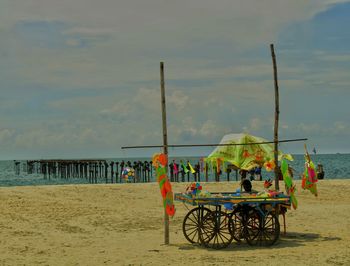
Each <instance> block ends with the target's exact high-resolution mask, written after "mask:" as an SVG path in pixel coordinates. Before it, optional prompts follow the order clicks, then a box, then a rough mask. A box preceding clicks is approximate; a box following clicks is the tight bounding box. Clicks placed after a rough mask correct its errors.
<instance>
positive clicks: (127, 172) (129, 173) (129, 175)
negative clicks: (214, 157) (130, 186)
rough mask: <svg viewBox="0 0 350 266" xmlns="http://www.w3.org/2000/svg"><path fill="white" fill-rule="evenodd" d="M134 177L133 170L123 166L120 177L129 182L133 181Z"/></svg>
mask: <svg viewBox="0 0 350 266" xmlns="http://www.w3.org/2000/svg"><path fill="white" fill-rule="evenodd" d="M134 177H135V170H134V169H133V168H130V167H125V168H124V169H123V171H122V178H123V179H124V181H125V182H126V183H130V182H132V181H133V179H134Z"/></svg>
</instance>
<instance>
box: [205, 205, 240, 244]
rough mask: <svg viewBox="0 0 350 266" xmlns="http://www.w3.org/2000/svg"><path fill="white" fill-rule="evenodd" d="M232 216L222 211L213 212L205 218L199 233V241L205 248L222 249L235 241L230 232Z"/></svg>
mask: <svg viewBox="0 0 350 266" xmlns="http://www.w3.org/2000/svg"><path fill="white" fill-rule="evenodd" d="M229 221H230V215H229V214H226V213H224V212H222V211H212V212H210V213H208V214H207V215H206V216H205V217H204V218H203V222H202V225H201V228H200V231H199V239H200V241H201V244H203V245H204V246H205V247H209V248H214V249H222V248H225V247H227V246H228V245H229V244H230V243H231V242H232V239H233V235H232V234H231V232H230V229H229V227H230V226H229V224H230V222H229Z"/></svg>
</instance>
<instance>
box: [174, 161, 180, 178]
mask: <svg viewBox="0 0 350 266" xmlns="http://www.w3.org/2000/svg"><path fill="white" fill-rule="evenodd" d="M173 165H174V174H175V175H177V173H178V172H179V169H177V164H176V163H175V162H174V164H173Z"/></svg>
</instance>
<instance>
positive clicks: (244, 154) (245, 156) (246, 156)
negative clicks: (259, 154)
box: [242, 150, 250, 158]
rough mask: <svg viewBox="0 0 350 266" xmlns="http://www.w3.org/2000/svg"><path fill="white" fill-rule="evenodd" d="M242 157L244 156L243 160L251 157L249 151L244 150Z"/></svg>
mask: <svg viewBox="0 0 350 266" xmlns="http://www.w3.org/2000/svg"><path fill="white" fill-rule="evenodd" d="M242 156H243V158H248V157H249V156H250V154H249V151H248V150H244V151H243V154H242Z"/></svg>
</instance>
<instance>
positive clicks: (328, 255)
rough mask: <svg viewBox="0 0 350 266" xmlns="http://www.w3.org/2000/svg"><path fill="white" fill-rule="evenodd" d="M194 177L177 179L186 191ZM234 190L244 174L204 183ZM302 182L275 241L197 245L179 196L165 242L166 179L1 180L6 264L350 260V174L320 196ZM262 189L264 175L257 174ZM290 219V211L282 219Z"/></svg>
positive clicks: (325, 184)
mask: <svg viewBox="0 0 350 266" xmlns="http://www.w3.org/2000/svg"><path fill="white" fill-rule="evenodd" d="M186 185H187V184H186V183H177V184H173V191H174V192H183V191H184V190H185V187H186ZM202 185H203V189H205V190H208V191H234V190H235V189H236V188H237V187H238V186H239V185H238V183H237V182H229V183H228V182H222V183H202ZM297 186H298V192H297V196H298V200H299V208H298V210H296V211H294V210H289V211H288V212H287V215H286V220H287V234H286V235H282V236H281V238H280V239H279V241H278V242H277V243H276V244H275V245H273V246H272V247H251V246H248V245H247V244H246V243H242V244H237V243H236V242H232V244H231V245H230V246H229V247H228V248H226V249H223V250H211V249H207V248H204V247H201V246H198V245H192V244H190V243H189V242H187V240H186V239H185V237H184V236H183V233H182V221H183V218H184V216H185V214H186V213H187V212H188V210H187V208H186V206H185V205H183V204H182V203H178V202H176V210H177V212H176V214H175V216H174V218H172V219H171V220H170V245H163V242H164V231H163V209H162V203H161V196H160V192H159V187H158V184H156V183H151V184H118V185H117V184H109V185H65V186H31V187H2V188H0V212H1V216H0V250H1V253H0V264H1V265H185V264H186V265H233V264H235V265H350V180H322V181H319V184H318V189H319V197H318V198H315V197H314V196H313V195H312V194H311V193H310V192H309V191H303V190H302V189H301V188H300V183H297ZM253 188H254V189H257V190H262V182H253ZM280 221H281V222H282V219H281V220H280Z"/></svg>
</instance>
